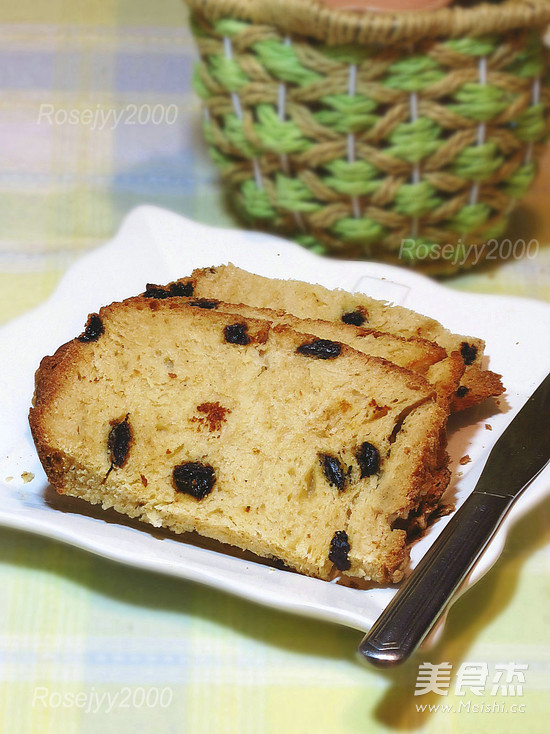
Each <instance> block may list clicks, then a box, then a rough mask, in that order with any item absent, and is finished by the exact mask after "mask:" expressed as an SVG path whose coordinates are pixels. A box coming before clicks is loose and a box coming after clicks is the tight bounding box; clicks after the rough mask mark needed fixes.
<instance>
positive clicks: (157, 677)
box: [0, 0, 550, 734]
mask: <svg viewBox="0 0 550 734" xmlns="http://www.w3.org/2000/svg"><path fill="white" fill-rule="evenodd" d="M193 59H194V49H193V45H192V40H191V36H190V32H189V27H188V23H187V13H186V10H185V8H184V7H183V5H182V3H181V2H180V0H165V2H163V3H158V2H153V1H152V0H132V1H130V0H73V1H72V2H65V1H64V0H48V2H46V0H5V2H4V3H3V4H2V6H1V7H0V93H1V96H0V192H1V195H0V322H6V321H8V320H10V319H11V318H13V317H15V316H16V315H18V314H20V313H23V312H24V311H25V310H27V309H29V308H30V307H32V306H34V305H37V304H39V303H41V302H42V301H43V300H44V299H45V298H46V296H47V295H48V294H49V293H51V291H52V290H53V288H54V287H55V284H56V283H57V281H58V279H59V278H60V276H61V275H62V273H63V272H64V271H65V270H66V268H67V266H68V265H69V264H70V263H71V262H72V261H74V260H75V259H76V258H78V257H79V256H80V255H82V254H83V253H84V252H86V251H88V250H90V249H92V248H94V247H96V246H98V245H99V244H101V243H103V242H105V241H106V240H107V239H109V238H110V237H111V236H112V235H113V234H114V233H115V231H116V230H117V228H118V226H119V224H120V222H121V220H122V218H123V217H124V215H125V214H126V213H127V212H128V211H129V210H130V209H132V208H133V207H134V206H136V205H138V204H140V203H145V202H147V203H154V204H158V205H160V206H163V207H166V208H168V209H172V210H174V211H177V212H180V213H182V214H185V215H186V216H188V217H191V218H193V219H197V220H200V221H204V222H208V223H211V224H220V225H224V226H237V223H236V222H235V221H234V220H233V218H232V216H231V214H230V213H229V212H228V211H227V209H226V208H225V203H224V199H223V195H222V194H221V192H220V189H219V185H218V179H217V173H216V171H215V169H214V168H213V166H212V165H211V163H210V161H209V158H208V155H207V151H206V149H205V146H204V144H203V142H202V138H201V132H200V115H199V108H198V103H197V101H196V99H195V97H194V95H193V93H192V92H191V89H190V74H191V67H192V63H193ZM99 109H110V110H113V113H112V114H115V113H116V114H118V115H121V114H123V115H125V116H126V117H125V119H126V122H127V121H128V116H129V115H132V114H133V115H134V120H135V124H124V125H123V124H114V120H113V119H111V120H110V121H106V120H103V124H102V122H101V120H99V119H98V118H97V116H96V117H94V115H97V114H98V113H97V110H99ZM154 109H157V110H161V109H162V110H164V113H163V115H164V116H163V117H161V119H160V120H159V119H158V118H157V121H156V123H154V122H153V121H152V120H147V119H146V116H147V114H148V112H147V111H149V113H150V114H152V113H153V110H154ZM168 110H170V116H169V117H166V114H167V113H168ZM71 114H72V115H73V117H71ZM139 114H141V115H142V117H141V120H140V119H138V115H139ZM159 114H160V113H159ZM74 120H76V121H77V124H75V123H74ZM94 120H95V122H94ZM546 193H547V184H546V183H545V179H544V178H543V179H541V181H540V182H539V184H538V189H537V192H535V194H534V195H533V196H532V197H531V198H530V199H529V200H528V201H527V203H526V205H525V206H524V207H523V208H522V209H520V211H519V213H518V215H517V217H516V220H515V223H514V225H513V226H514V227H515V232H516V235H517V236H535V235H533V232H535V234H536V236H539V237H540V238H541V242H540V245H541V248H540V252H539V255H538V256H537V257H536V258H535V259H533V260H527V259H526V260H524V261H522V262H512V261H510V262H507V263H505V264H504V265H501V266H499V267H498V268H496V269H493V270H489V271H485V272H483V273H471V274H467V275H461V276H457V277H455V278H453V279H452V280H451V281H449V285H450V286H452V287H456V288H461V289H464V290H470V291H481V292H489V293H490V292H495V293H496V292H498V293H508V294H514V295H522V296H531V297H536V298H541V299H547V300H550V247H549V246H548V245H549V243H550V227H549V226H548V216H549V215H548V214H547V213H546V207H545V205H544V202H545V198H546ZM524 230H525V231H526V232H527V235H526V234H525V233H524ZM3 358H4V359H10V358H13V357H12V355H3ZM0 411H1V406H0ZM0 416H1V413H0ZM0 500H1V498H0ZM549 520H550V503H549V502H546V503H545V504H543V505H542V506H539V507H538V508H536V510H535V511H533V512H532V513H531V514H529V515H527V516H526V517H525V518H523V519H522V520H521V521H520V522H519V523H518V524H517V525H516V526H515V527H514V529H513V531H512V533H511V534H510V536H509V538H508V540H507V543H506V547H505V551H504V553H503V555H502V557H501V559H500V560H499V562H498V563H497V565H496V566H495V567H494V568H493V569H492V570H491V571H490V572H489V574H488V575H487V576H486V577H485V578H484V579H483V580H482V581H481V582H479V583H478V584H477V585H476V586H475V587H474V588H473V589H472V590H471V591H470V592H468V593H467V594H466V595H465V596H464V597H462V598H461V599H460V600H459V601H458V602H457V603H456V605H455V606H454V607H453V608H452V610H451V613H450V615H449V619H448V624H447V626H446V628H445V632H444V635H443V637H442V639H441V640H440V642H439V643H438V645H437V646H436V647H435V648H434V649H433V650H430V651H429V652H426V653H421V654H420V656H419V657H417V658H415V659H414V660H412V661H410V663H409V664H407V665H406V666H404V667H403V668H400V669H397V670H395V671H393V672H385V673H382V672H379V671H376V670H374V669H366V668H362V667H360V666H359V665H358V664H357V663H356V662H355V660H354V650H355V647H356V645H357V643H358V641H359V638H360V635H359V634H358V633H356V632H354V631H352V630H348V629H344V628H340V627H337V626H331V625H329V624H324V623H321V622H315V621H311V620H307V619H303V618H299V617H294V616H291V615H287V614H284V613H281V612H277V611H273V610H271V609H267V608H262V607H259V606H255V605H253V604H251V603H248V602H244V601H241V600H239V599H236V598H233V597H230V596H227V595H225V594H222V593H220V592H217V591H214V590H211V589H208V588H203V587H201V586H198V585H194V584H191V583H186V582H183V581H177V580H174V579H170V578H165V577H161V576H156V575H153V574H150V573H146V572H143V571H139V570H133V569H128V568H125V567H122V566H119V565H116V564H113V563H110V562H108V561H105V560H102V559H100V558H97V557H94V556H92V555H90V554H87V553H84V552H81V551H78V550H75V549H73V548H71V547H68V546H64V545H61V544H59V543H56V542H52V541H49V540H46V539H44V538H40V537H34V536H32V535H27V534H25V533H21V532H15V531H11V530H9V531H8V530H4V529H0V589H1V591H0V621H1V624H0V731H1V732H10V734H12V733H13V734H19V733H20V732H25V734H26V733H27V732H29V733H32V734H35V733H36V734H42V733H44V734H45V733H46V732H47V733H48V734H50V733H51V734H61V733H62V734H72V733H73V732H78V733H80V732H83V733H84V732H93V733H94V734H95V733H96V732H102V733H104V734H108V733H110V732H113V733H114V732H117V734H123V733H124V732H132V734H134V733H135V732H162V733H163V734H168V733H169V732H178V733H179V732H186V733H190V734H191V733H192V734H203V733H206V732H209V733H210V732H212V734H222V733H225V732H227V733H231V734H233V733H235V734H260V733H262V732H266V733H269V734H272V733H273V734H279V733H280V732H289V733H290V734H294V733H296V734H363V733H365V732H379V731H380V732H385V731H416V730H420V731H423V732H434V733H435V732H437V734H440V733H441V732H455V731H456V732H476V734H477V733H479V734H482V733H483V732H497V731H498V732H523V733H525V734H538V733H540V734H542V732H546V731H547V729H548V717H549V715H550V696H549V693H550V636H549V631H548V630H549V626H550V612H549V601H550V594H549V584H550V563H549V555H548V540H549V530H548V528H549V527H550V522H549ZM423 662H429V663H431V664H432V665H434V666H439V667H438V668H437V669H435V670H434V675H435V672H438V673H439V674H441V675H442V674H444V672H445V669H444V667H443V663H448V664H450V666H451V668H450V677H449V678H448V679H447V683H446V684H445V683H443V684H442V685H443V689H442V692H441V693H439V694H438V693H436V692H433V691H432V692H431V693H429V694H426V695H419V696H415V695H414V692H415V686H416V684H417V674H418V672H419V667H418V666H419V664H420V663H423ZM510 663H513V664H515V665H516V666H520V667H519V668H518V667H516V676H515V677H512V679H511V683H512V685H513V686H514V689H513V690H512V689H508V688H504V689H503V688H502V687H501V686H503V685H505V681H506V673H505V671H504V670H503V669H502V670H500V673H501V674H502V677H501V678H500V680H499V679H498V676H499V666H502V665H504V664H510ZM521 666H527V668H526V669H525V668H522V667H521ZM448 670H449V668H448V666H447V671H448ZM522 676H524V678H525V681H524V683H521V678H522ZM476 684H477V686H478V687H479V686H481V689H479V688H478V690H477V692H476V690H474V689H475V686H476ZM461 685H462V686H463V689H462V690H463V692H464V695H460V694H461ZM464 686H465V688H464ZM518 686H520V688H518ZM493 689H494V690H493ZM478 693H480V694H481V695H477V694H478ZM512 693H514V694H515V695H511V694H512ZM443 694H446V695H443ZM422 705H428V706H429V705H432V706H438V705H439V706H440V708H439V710H434V711H429V710H428V709H426V710H425V711H420V710H418V709H417V707H418V706H422ZM442 706H450V707H454V708H455V713H451V712H447V711H445V710H444V709H443V708H441V707H442ZM476 706H477V707H478V708H476ZM514 706H515V709H514ZM483 707H485V708H483ZM504 709H506V710H504Z"/></svg>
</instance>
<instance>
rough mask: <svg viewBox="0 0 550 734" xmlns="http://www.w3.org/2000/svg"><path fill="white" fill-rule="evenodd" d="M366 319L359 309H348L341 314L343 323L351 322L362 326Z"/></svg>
mask: <svg viewBox="0 0 550 734" xmlns="http://www.w3.org/2000/svg"><path fill="white" fill-rule="evenodd" d="M366 320H367V317H366V316H365V315H364V314H362V313H361V311H348V312H347V313H345V314H343V315H342V321H343V322H344V324H351V325H352V326H362V325H363V324H364V323H365V321H366Z"/></svg>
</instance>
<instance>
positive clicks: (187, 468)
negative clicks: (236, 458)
mask: <svg viewBox="0 0 550 734" xmlns="http://www.w3.org/2000/svg"><path fill="white" fill-rule="evenodd" d="M215 482H216V473H215V472H214V469H213V468H212V467H211V466H210V464H201V463H200V462H198V461H188V462H187V463H186V464H178V465H177V466H175V467H174V471H173V472H172V485H173V487H174V489H175V490H176V491H177V492H184V493H185V494H190V495H191V497H194V498H195V499H196V500H202V499H204V498H205V497H206V495H207V494H210V492H211V491H212V487H213V486H214V484H215Z"/></svg>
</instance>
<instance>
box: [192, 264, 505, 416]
mask: <svg viewBox="0 0 550 734" xmlns="http://www.w3.org/2000/svg"><path fill="white" fill-rule="evenodd" d="M181 284H182V285H185V286H186V287H187V289H188V291H189V295H191V291H192V292H193V294H194V295H195V296H197V297H199V298H206V299H209V298H218V299H220V300H222V301H229V302H233V303H240V302H241V301H242V302H245V303H248V304H249V305H251V306H257V307H266V308H275V309H283V310H284V311H288V312H289V313H291V314H294V315H295V316H298V317H300V318H311V319H324V320H327V321H336V322H338V323H342V322H344V323H347V324H350V323H351V324H355V325H356V326H365V325H366V326H368V327H369V328H373V329H376V330H378V331H385V332H389V333H391V334H397V335H399V336H403V337H406V338H408V337H411V336H419V337H423V338H424V339H428V340H429V341H433V342H436V343H437V344H439V345H440V346H441V347H443V348H444V349H445V350H446V351H447V352H448V353H449V354H451V353H452V352H455V351H458V352H460V354H461V356H462V359H463V362H464V365H465V367H466V370H465V373H464V380H463V381H462V383H461V385H460V387H459V388H458V390H457V392H456V394H455V396H454V398H453V405H452V408H453V410H454V411H457V410H462V409H463V408H466V407H470V406H471V405H477V404H479V403H481V402H483V400H485V399H486V398H488V397H491V396H495V395H500V394H501V393H502V392H504V388H503V386H502V384H501V381H500V376H499V375H497V374H495V373H494V372H490V371H489V370H485V369H483V367H482V359H483V350H484V348H485V344H484V342H483V340H482V339H478V338H476V337H470V336H461V335H460V334H453V333H452V332H450V331H449V330H448V329H446V328H445V327H444V326H442V325H441V324H440V323H439V322H438V321H436V320H435V319H432V318H429V317H427V316H423V315H421V314H418V313H416V312H414V311H411V310H410V309H407V308H404V307H402V306H390V305H389V304H388V303H386V302H384V301H378V300H376V299H374V298H370V297H369V296H366V295H364V294H362V293H348V292H346V291H343V290H340V289H337V290H329V289H327V288H324V287H323V286H320V285H312V284H310V283H304V282H302V281H297V280H277V279H272V278H265V277H263V276H259V275H254V274H252V273H249V272H247V271H245V270H241V269H240V268H237V267H235V266H234V265H232V264H231V263H230V264H228V265H220V266H218V267H213V268H205V269H201V270H195V271H194V272H193V273H192V275H191V277H190V278H187V279H184V280H182V281H181Z"/></svg>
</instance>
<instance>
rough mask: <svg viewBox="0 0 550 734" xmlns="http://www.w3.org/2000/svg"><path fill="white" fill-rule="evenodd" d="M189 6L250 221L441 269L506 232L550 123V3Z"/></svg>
mask: <svg viewBox="0 0 550 734" xmlns="http://www.w3.org/2000/svg"><path fill="white" fill-rule="evenodd" d="M186 2H187V3H188V5H189V6H190V8H191V18H192V28H193V33H194V35H195V38H196V42H197V44H198V49H199V53H200V58H201V62H200V63H199V64H198V66H197V69H196V74H195V88H196V90H197V92H198V94H199V95H200V96H201V97H202V99H203V101H204V106H205V133H206V138H207V141H208V143H209V146H210V148H211V151H212V155H213V157H214V160H215V161H216V163H217V164H218V165H219V167H220V169H221V172H222V174H223V178H224V180H225V182H226V184H227V186H228V187H229V190H230V192H231V199H232V201H233V202H234V204H235V205H236V206H237V207H238V210H239V211H240V213H241V214H242V215H243V216H244V217H245V220H246V222H247V223H248V224H249V225H250V226H253V227H255V228H260V229H265V230H269V231H271V232H274V231H275V232H278V233H282V234H283V235H285V236H287V237H290V238H293V239H295V240H297V241H298V242H301V243H302V244H304V245H306V246H308V247H310V248H312V249H314V250H316V251H317V252H322V253H325V254H331V255H336V256H339V257H351V258H370V259H376V260H386V261H387V260H389V261H392V262H398V263H399V264H411V265H416V266H418V267H422V268H423V269H428V270H430V271H431V272H445V271H449V270H453V269H456V268H457V267H459V266H462V265H468V264H469V262H468V261H467V262H462V259H463V258H462V257H458V256H457V253H458V252H459V251H460V248H461V247H462V252H463V253H465V252H466V251H467V248H466V245H468V244H471V243H476V244H477V243H482V242H487V241H489V240H491V239H492V238H498V237H499V236H500V235H501V234H502V233H503V232H504V229H505V228H506V224H507V219H508V215H509V214H510V212H511V211H512V209H513V208H514V205H515V204H516V202H517V201H518V199H519V197H521V196H522V195H523V194H524V193H525V192H526V190H527V189H528V187H529V186H530V184H531V182H532V181H533V178H534V176H535V172H536V160H537V158H538V157H539V153H540V148H541V143H542V142H543V141H544V140H545V138H546V135H547V132H548V127H549V117H550V115H549V105H550V91H549V86H548V81H549V79H548V77H549V75H548V52H547V50H546V47H545V45H544V43H543V33H544V30H545V28H546V27H547V25H548V24H549V23H550V2H548V0H529V1H527V0H504V1H503V2H500V3H491V4H487V3H484V4H472V3H469V4H468V6H467V7H465V6H464V4H463V5H460V4H459V5H454V6H453V7H450V8H444V9H441V10H438V11H432V12H429V13H427V12H424V13H422V12H417V13H391V14H389V13H388V14H386V13H382V14H374V13H366V14H356V13H352V12H343V11H336V10H330V9H328V8H327V7H326V6H324V5H322V4H320V3H319V2H317V0H264V1H262V0H186ZM453 253H454V255H453Z"/></svg>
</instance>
